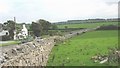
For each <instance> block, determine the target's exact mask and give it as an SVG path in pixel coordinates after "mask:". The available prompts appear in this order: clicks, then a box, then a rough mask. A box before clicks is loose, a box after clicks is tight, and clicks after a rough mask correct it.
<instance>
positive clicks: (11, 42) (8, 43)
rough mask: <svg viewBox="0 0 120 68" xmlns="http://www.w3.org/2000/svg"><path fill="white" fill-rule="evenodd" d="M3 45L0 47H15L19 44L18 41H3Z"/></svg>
mask: <svg viewBox="0 0 120 68" xmlns="http://www.w3.org/2000/svg"><path fill="white" fill-rule="evenodd" d="M4 42H5V43H3V42H2V43H0V46H8V45H15V44H18V43H20V41H4Z"/></svg>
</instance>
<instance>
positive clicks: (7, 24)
mask: <svg viewBox="0 0 120 68" xmlns="http://www.w3.org/2000/svg"><path fill="white" fill-rule="evenodd" d="M3 29H4V30H8V31H9V39H10V40H13V39H14V30H15V22H14V21H12V20H8V21H7V22H5V23H4V26H3Z"/></svg>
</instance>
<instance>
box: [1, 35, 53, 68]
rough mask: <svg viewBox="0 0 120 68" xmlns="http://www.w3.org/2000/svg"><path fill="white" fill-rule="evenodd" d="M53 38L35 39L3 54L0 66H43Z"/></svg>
mask: <svg viewBox="0 0 120 68" xmlns="http://www.w3.org/2000/svg"><path fill="white" fill-rule="evenodd" d="M54 38H55V37H51V38H47V39H35V40H34V41H33V42H28V43H25V44H21V45H19V46H16V47H15V48H12V49H10V50H9V51H7V52H3V55H2V57H3V58H4V59H3V61H2V62H3V63H1V66H45V65H46V63H47V60H48V55H49V54H50V52H51V50H52V47H53V46H54V44H55V42H54Z"/></svg>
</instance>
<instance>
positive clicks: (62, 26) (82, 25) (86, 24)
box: [57, 22, 118, 29]
mask: <svg viewBox="0 0 120 68" xmlns="http://www.w3.org/2000/svg"><path fill="white" fill-rule="evenodd" d="M102 25H118V22H100V23H80V24H59V25H57V26H58V28H62V29H64V28H65V26H67V27H68V28H94V27H97V26H102Z"/></svg>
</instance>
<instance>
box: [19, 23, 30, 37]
mask: <svg viewBox="0 0 120 68" xmlns="http://www.w3.org/2000/svg"><path fill="white" fill-rule="evenodd" d="M27 36H28V30H27V28H26V27H25V24H23V28H22V30H21V31H20V32H19V34H18V35H17V37H18V39H24V38H27Z"/></svg>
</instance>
